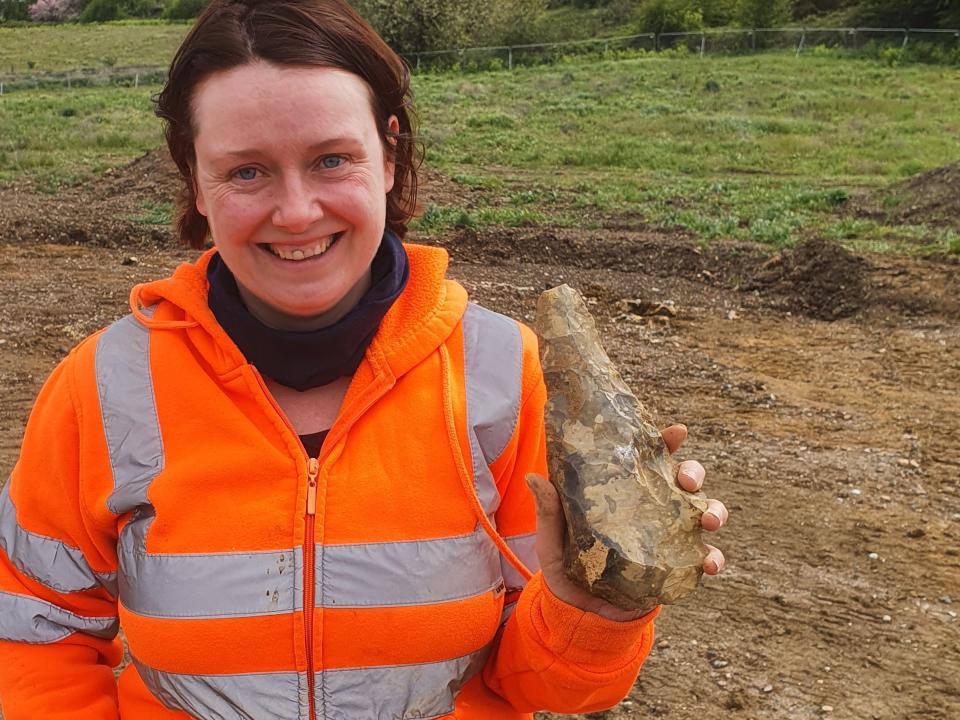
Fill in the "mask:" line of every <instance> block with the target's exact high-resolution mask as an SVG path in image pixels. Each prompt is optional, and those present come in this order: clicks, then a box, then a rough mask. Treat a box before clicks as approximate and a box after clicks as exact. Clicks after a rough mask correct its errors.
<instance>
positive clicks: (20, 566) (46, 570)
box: [0, 480, 117, 597]
mask: <svg viewBox="0 0 960 720" xmlns="http://www.w3.org/2000/svg"><path fill="white" fill-rule="evenodd" d="M0 548H2V549H3V551H4V552H5V553H6V555H7V557H8V558H10V562H12V563H13V565H14V567H16V568H17V570H19V571H20V572H22V573H23V574H24V575H26V576H28V577H30V578H33V579H34V580H36V581H37V582H39V583H42V584H43V585H46V586H47V587H48V588H50V589H51V590H56V591H57V592H62V593H71V592H80V591H81V590H90V589H91V588H95V587H100V586H101V585H102V586H103V587H106V588H107V590H108V591H109V592H110V593H111V594H112V595H113V596H114V597H116V594H117V575H116V573H96V572H94V571H93V570H92V569H91V568H90V566H89V565H88V564H87V560H86V558H85V557H84V556H83V553H82V552H81V551H80V550H79V549H78V548H75V547H71V546H70V545H67V544H66V543H64V542H63V541H61V540H57V539H55V538H50V537H46V536H45V535H38V534H37V533H33V532H30V531H29V530H26V529H24V528H23V527H21V526H20V524H19V523H18V522H17V510H16V508H15V507H14V505H13V499H12V498H11V497H10V481H9V480H8V481H7V484H6V485H5V486H4V488H3V490H2V491H0Z"/></svg>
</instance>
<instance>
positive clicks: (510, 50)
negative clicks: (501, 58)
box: [507, 45, 513, 70]
mask: <svg viewBox="0 0 960 720" xmlns="http://www.w3.org/2000/svg"><path fill="white" fill-rule="evenodd" d="M507 70H513V46H512V45H511V46H510V47H508V48H507Z"/></svg>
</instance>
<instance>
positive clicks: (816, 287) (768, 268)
mask: <svg viewBox="0 0 960 720" xmlns="http://www.w3.org/2000/svg"><path fill="white" fill-rule="evenodd" d="M867 277H868V266H867V263H866V261H865V260H863V259H862V258H860V257H857V256H856V255H852V254H851V253H850V252H848V251H847V250H845V249H844V248H843V247H841V246H840V245H838V244H837V243H835V242H832V241H830V240H825V239H822V238H816V239H812V240H808V241H806V242H804V243H802V244H800V245H798V246H796V247H795V248H793V249H791V250H783V251H781V252H779V253H777V254H776V255H774V256H773V257H772V258H770V260H768V261H767V262H765V263H764V264H763V265H761V266H760V267H759V268H758V270H757V271H756V273H755V274H754V275H753V278H752V279H751V280H750V281H749V282H748V283H747V284H746V286H745V287H744V289H746V290H757V291H759V292H760V293H761V294H763V295H767V296H773V297H777V298H780V300H781V302H780V304H781V305H782V306H783V307H784V308H785V309H787V310H790V311H792V312H797V313H800V314H802V315H806V316H808V317H812V318H816V319H818V320H837V319H840V318H845V317H850V316H851V315H854V314H856V313H857V312H858V311H859V310H860V309H862V308H863V307H864V306H865V304H866V302H867V297H866V296H867V287H868V282H867Z"/></svg>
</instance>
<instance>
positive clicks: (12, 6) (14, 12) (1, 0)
mask: <svg viewBox="0 0 960 720" xmlns="http://www.w3.org/2000/svg"><path fill="white" fill-rule="evenodd" d="M29 19H30V15H29V13H28V12H27V4H26V3H25V2H21V0H0V22H10V21H14V20H29Z"/></svg>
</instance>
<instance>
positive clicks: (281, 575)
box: [118, 523, 515, 618]
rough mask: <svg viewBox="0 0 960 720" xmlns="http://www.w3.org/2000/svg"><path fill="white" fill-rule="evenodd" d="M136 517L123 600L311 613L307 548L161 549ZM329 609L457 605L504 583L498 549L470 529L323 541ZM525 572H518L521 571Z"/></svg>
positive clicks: (323, 591) (178, 608) (169, 613)
mask: <svg viewBox="0 0 960 720" xmlns="http://www.w3.org/2000/svg"><path fill="white" fill-rule="evenodd" d="M145 524H146V523H130V524H128V525H127V527H126V528H125V529H124V533H123V538H122V542H121V543H120V547H119V550H118V561H119V564H120V597H121V599H122V602H123V605H124V607H125V608H127V609H128V610H130V611H132V612H135V613H137V614H140V615H147V616H150V617H170V618H188V617H189V618H213V617H245V616H251V615H275V614H282V613H288V612H292V611H295V610H301V609H302V607H303V604H302V602H303V593H302V592H301V590H300V587H299V584H300V578H301V577H302V567H303V552H302V549H301V548H299V547H298V548H296V549H293V550H282V551H281V550H278V551H271V552H256V553H255V552H246V553H210V554H205V555H199V554H189V555H188V554H164V555H161V554H152V553H145V552H143V550H142V548H143V544H142V541H141V540H140V539H138V538H137V537H136V535H137V530H138V529H139V528H142V527H143V526H144V525H145ZM315 562H316V566H315V569H316V574H315V577H316V582H317V587H316V597H317V604H318V605H319V606H321V607H388V606H398V605H424V604H429V603H440V602H451V601H454V600H460V599H462V598H466V597H474V596H476V595H480V594H482V593H484V592H488V591H490V590H491V589H492V588H494V587H495V586H496V585H498V584H499V582H500V578H501V575H500V560H499V553H498V552H497V548H496V546H494V544H493V543H492V542H491V541H490V539H489V538H488V537H487V535H486V533H485V532H483V530H482V529H481V530H478V531H476V532H473V533H471V534H470V535H464V536H459V537H451V538H441V539H437V540H416V541H407V542H394V543H370V544H364V545H328V546H321V545H318V546H317V552H316V556H315ZM514 572H515V571H514Z"/></svg>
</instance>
